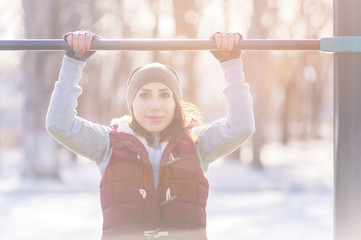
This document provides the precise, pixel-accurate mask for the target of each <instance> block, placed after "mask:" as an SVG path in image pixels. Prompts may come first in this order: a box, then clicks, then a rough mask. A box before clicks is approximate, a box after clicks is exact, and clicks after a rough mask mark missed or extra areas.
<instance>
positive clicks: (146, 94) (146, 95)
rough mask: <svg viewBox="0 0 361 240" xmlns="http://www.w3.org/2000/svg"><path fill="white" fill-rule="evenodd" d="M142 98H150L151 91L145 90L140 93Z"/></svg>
mask: <svg viewBox="0 0 361 240" xmlns="http://www.w3.org/2000/svg"><path fill="white" fill-rule="evenodd" d="M139 97H140V98H148V97H149V93H146V92H143V93H141V94H139Z"/></svg>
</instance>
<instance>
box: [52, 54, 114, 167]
mask: <svg viewBox="0 0 361 240" xmlns="http://www.w3.org/2000/svg"><path fill="white" fill-rule="evenodd" d="M85 64H86V63H85V62H83V61H78V60H76V59H73V58H70V57H68V56H64V59H63V64H62V67H61V70H60V74H59V80H58V81H57V82H56V84H55V88H54V91H53V93H52V96H51V100H50V105H49V108H48V113H47V117H46V129H47V131H48V132H49V134H50V135H51V136H52V137H54V138H55V139H56V140H57V141H58V142H59V143H61V144H62V145H64V146H65V147H67V148H68V149H70V150H71V151H73V152H74V153H76V154H79V155H82V156H84V157H87V158H89V159H91V160H94V161H96V162H97V163H98V165H101V164H102V161H104V159H107V155H109V152H110V139H109V131H110V129H109V128H108V127H106V126H103V125H100V124H95V123H93V122H90V121H87V120H85V119H83V118H80V117H78V116H77V111H76V107H77V105H78V102H77V98H78V97H79V96H80V94H81V92H82V88H81V87H80V86H79V84H78V82H79V80H80V78H81V74H82V70H83V68H84V66H85ZM99 167H100V166H99Z"/></svg>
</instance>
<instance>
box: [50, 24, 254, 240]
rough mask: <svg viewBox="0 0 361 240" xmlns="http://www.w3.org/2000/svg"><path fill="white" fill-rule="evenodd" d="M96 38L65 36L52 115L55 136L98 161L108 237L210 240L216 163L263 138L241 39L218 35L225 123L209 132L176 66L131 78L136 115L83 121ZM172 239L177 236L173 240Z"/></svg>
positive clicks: (152, 67) (153, 67) (143, 70)
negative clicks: (86, 75)
mask: <svg viewBox="0 0 361 240" xmlns="http://www.w3.org/2000/svg"><path fill="white" fill-rule="evenodd" d="M99 38H100V37H99V36H98V35H96V34H93V33H91V32H87V31H77V32H73V33H68V34H66V35H65V39H66V40H67V42H68V44H69V45H70V46H72V47H73V50H72V51H68V52H67V53H66V56H64V59H63V64H62V68H61V71H60V75H59V80H58V81H57V83H56V85H55V89H54V92H53V94H52V98H51V101H50V106H49V110H48V114H47V121H46V127H47V130H48V132H49V133H50V134H51V135H52V136H53V137H54V138H55V139H56V140H57V141H59V142H60V143H61V144H63V145H64V146H66V147H67V148H69V149H70V150H72V151H73V152H75V153H77V154H80V155H83V156H85V157H87V158H89V159H91V160H94V161H95V162H96V163H97V165H98V167H99V169H100V172H101V174H102V179H101V182H100V197H101V205H102V210H103V235H102V239H147V238H148V239H152V238H157V237H162V238H166V239H206V203H207V198H208V191H209V186H208V181H207V179H206V178H205V176H204V172H205V171H206V170H207V168H208V165H209V163H211V162H213V161H215V160H216V159H218V158H220V157H222V156H224V155H226V154H228V153H230V152H232V151H233V150H235V149H236V148H238V147H239V146H240V145H241V143H243V142H244V141H246V140H247V139H248V138H249V137H250V136H251V135H252V133H253V132H254V117H253V111H252V98H251V96H250V94H249V87H248V85H247V84H246V82H245V77H244V73H243V69H242V61H241V59H240V51H236V50H234V49H233V46H234V44H236V43H238V41H240V40H241V38H242V36H241V35H240V34H238V33H235V34H233V33H216V34H214V35H212V37H211V38H212V39H214V40H215V41H216V43H217V46H218V48H220V49H222V51H216V52H212V54H213V55H214V56H215V57H216V58H217V59H218V60H219V61H220V63H221V66H222V68H223V71H224V74H225V79H226V81H227V86H226V88H225V89H224V94H225V96H226V98H227V114H226V117H225V118H223V119H220V120H218V121H215V122H213V123H211V124H208V125H205V126H200V125H199V123H200V119H199V114H198V113H199V112H198V111H197V109H196V107H195V106H193V105H191V104H186V103H184V102H183V101H182V93H181V87H180V79H179V77H178V75H177V73H176V71H175V70H174V69H173V68H172V67H170V66H167V65H163V64H160V63H151V64H147V65H144V66H140V67H138V68H136V69H135V70H134V71H133V73H132V74H131V75H130V77H129V79H128V88H127V94H126V99H127V104H128V109H129V116H124V117H121V118H119V119H113V121H112V123H111V124H110V126H109V127H108V126H103V125H100V124H95V123H92V122H90V121H87V120H85V119H82V118H80V117H78V116H77V112H76V110H75V108H76V106H77V98H78V97H79V95H80V94H81V91H82V89H81V87H80V86H79V85H78V82H79V79H80V77H81V73H82V70H83V67H84V66H85V64H86V60H87V58H89V57H90V56H91V55H92V54H93V53H94V52H91V51H88V50H89V48H90V46H91V42H92V40H93V39H99ZM165 236H168V238H167V237H165Z"/></svg>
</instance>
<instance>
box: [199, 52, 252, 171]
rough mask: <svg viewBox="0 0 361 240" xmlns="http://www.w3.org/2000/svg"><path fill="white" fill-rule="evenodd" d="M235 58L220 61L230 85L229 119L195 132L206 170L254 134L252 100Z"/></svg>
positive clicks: (228, 100) (239, 59) (228, 95)
mask: <svg viewBox="0 0 361 240" xmlns="http://www.w3.org/2000/svg"><path fill="white" fill-rule="evenodd" d="M235 55H236V57H235V58H233V59H227V60H226V61H223V62H222V61H220V62H221V67H222V69H223V72H224V76H225V80H226V83H227V85H226V88H225V89H224V91H223V93H224V95H225V96H226V99H227V105H226V110H227V113H226V117H225V118H222V119H220V120H217V121H215V122H213V123H211V124H209V125H206V126H202V127H197V128H194V129H193V131H194V133H196V135H198V143H196V144H197V146H198V151H199V155H200V158H201V164H203V167H204V168H207V166H208V164H209V163H211V162H213V161H215V160H216V159H218V158H221V157H223V156H225V155H227V154H229V153H231V152H232V151H234V150H235V149H237V148H238V147H239V146H240V145H241V144H242V143H243V142H245V141H246V140H247V139H248V138H249V137H250V136H251V135H252V134H253V133H254V131H255V124H254V116H253V108H252V97H251V95H250V92H249V86H248V84H247V83H246V81H245V76H244V72H243V66H242V60H241V58H239V57H238V56H237V54H235ZM238 55H239V54H238Z"/></svg>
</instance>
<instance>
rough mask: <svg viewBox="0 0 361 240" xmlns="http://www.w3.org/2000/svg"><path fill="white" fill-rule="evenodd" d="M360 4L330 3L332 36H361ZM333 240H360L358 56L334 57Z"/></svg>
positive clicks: (360, 77) (346, 0)
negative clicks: (331, 7)
mask: <svg viewBox="0 0 361 240" xmlns="http://www.w3.org/2000/svg"><path fill="white" fill-rule="evenodd" d="M360 10H361V1H360V0H334V35H335V36H361V14H360ZM334 91H335V92H334V101H335V102H334V120H335V123H334V130H335V131H334V133H335V135H334V146H335V152H334V154H335V155H334V186H335V192H334V199H335V202H334V239H335V240H359V239H361V53H335V54H334Z"/></svg>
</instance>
